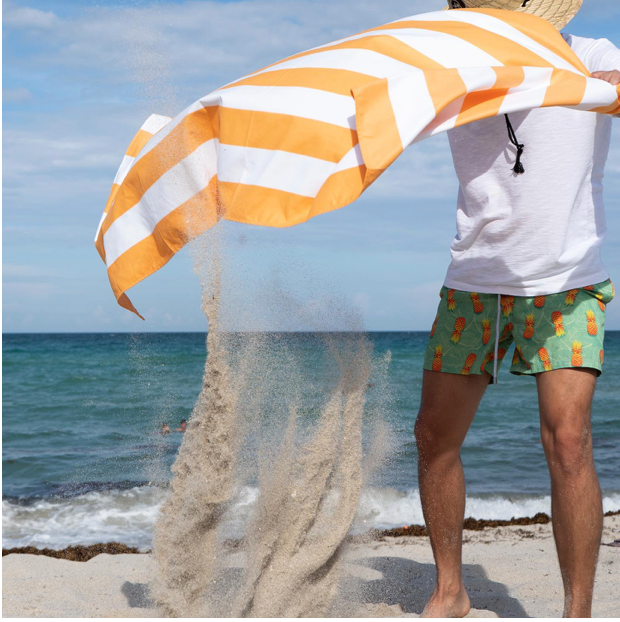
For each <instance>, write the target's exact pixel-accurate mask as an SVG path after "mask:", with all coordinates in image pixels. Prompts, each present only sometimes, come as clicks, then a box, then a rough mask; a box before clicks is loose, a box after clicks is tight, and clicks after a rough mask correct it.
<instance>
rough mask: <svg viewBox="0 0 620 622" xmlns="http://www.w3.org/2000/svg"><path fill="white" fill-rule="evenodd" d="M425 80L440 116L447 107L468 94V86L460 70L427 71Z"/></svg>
mask: <svg viewBox="0 0 620 622" xmlns="http://www.w3.org/2000/svg"><path fill="white" fill-rule="evenodd" d="M424 78H425V79H426V85H427V87H428V92H429V93H430V95H431V98H432V100H433V105H434V106H435V113H436V114H439V113H440V112H441V111H442V110H443V109H444V108H445V107H446V106H448V105H449V104H451V103H452V102H453V101H455V100H456V99H458V98H459V97H461V96H462V95H464V94H465V93H466V92H467V86H466V85H465V82H463V78H461V74H460V73H459V72H458V69H442V70H441V71H425V72H424Z"/></svg>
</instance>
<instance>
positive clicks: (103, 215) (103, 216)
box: [95, 212, 108, 242]
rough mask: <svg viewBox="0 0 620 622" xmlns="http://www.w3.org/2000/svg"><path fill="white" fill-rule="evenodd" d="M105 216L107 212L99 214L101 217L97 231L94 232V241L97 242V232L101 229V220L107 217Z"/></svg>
mask: <svg viewBox="0 0 620 622" xmlns="http://www.w3.org/2000/svg"><path fill="white" fill-rule="evenodd" d="M107 216H108V213H107V212H103V214H101V219H100V220H99V226H98V227H97V233H95V242H97V240H98V239H99V232H100V231H101V227H102V225H103V221H104V220H105V219H106V218H107Z"/></svg>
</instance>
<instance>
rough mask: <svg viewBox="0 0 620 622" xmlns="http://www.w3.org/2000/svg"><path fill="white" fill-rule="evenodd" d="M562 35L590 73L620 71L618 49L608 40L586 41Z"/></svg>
mask: <svg viewBox="0 0 620 622" xmlns="http://www.w3.org/2000/svg"><path fill="white" fill-rule="evenodd" d="M562 35H563V37H564V39H565V40H566V43H568V45H570V46H571V48H572V49H573V52H575V54H577V56H579V58H580V59H581V62H582V63H583V64H584V65H585V66H586V68H587V70H588V71H589V72H590V73H593V72H595V71H613V70H614V69H617V70H618V71H620V49H618V48H617V47H616V46H615V45H614V44H613V43H612V42H611V41H610V40H609V39H587V38H586V37H577V36H575V35H569V34H564V33H562Z"/></svg>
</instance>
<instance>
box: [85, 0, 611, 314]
mask: <svg viewBox="0 0 620 622" xmlns="http://www.w3.org/2000/svg"><path fill="white" fill-rule="evenodd" d="M545 106H566V107H570V108H576V109H580V110H590V111H595V112H599V113H603V114H619V113H620V87H615V86H612V85H611V84H609V83H607V82H605V81H602V80H596V79H593V78H591V77H590V76H589V73H588V71H587V69H586V68H585V67H584V65H583V63H582V62H581V61H580V60H579V58H578V57H577V56H576V55H575V53H574V52H573V51H572V50H571V48H570V47H569V46H568V44H567V43H566V42H565V41H564V39H563V38H562V36H561V35H560V33H559V32H558V31H557V30H556V29H555V28H554V27H553V26H552V25H551V24H550V23H549V22H547V21H545V20H543V19H541V18H539V17H535V16H532V15H528V14H524V13H519V12H512V11H502V10H493V9H467V10H465V9H463V10H459V11H437V12H432V13H425V14H422V15H414V16H411V17H406V18H404V19H400V20H397V21H395V22H391V23H388V24H385V25H383V26H378V27H376V28H372V29H370V30H366V31H364V32H361V33H359V34H356V35H353V36H351V37H347V38H344V39H340V40H338V41H335V42H333V43H329V44H326V45H322V46H319V47H316V48H313V49H311V50H308V51H305V52H301V53H299V54H295V55H293V56H290V57H289V58H286V59H284V60H281V61H279V62H277V63H274V64H272V65H269V66H268V67H265V68H263V69H260V70H258V71H255V72H254V73H251V74H249V75H247V76H244V77H243V78H240V79H239V80H236V81H235V82H232V83H230V84H227V85H226V86H223V87H221V88H219V89H217V90H215V91H213V92H212V93H210V94H208V95H206V96H205V97H202V98H201V99H199V100H198V101H196V102H194V103H193V104H191V105H190V106H189V107H187V108H186V109H185V110H184V111H183V112H181V113H180V114H178V115H177V116H176V117H174V118H173V119H171V118H169V117H162V116H159V115H153V116H151V117H150V118H149V119H148V120H147V121H146V123H145V124H144V125H143V126H142V128H141V129H140V130H139V132H138V133H137V135H136V136H135V137H134V139H133V140H132V142H131V144H130V146H129V149H128V150H127V153H126V155H125V157H124V159H123V162H122V164H121V167H120V169H119V171H118V174H117V175H116V178H115V180H114V184H113V186H112V191H111V193H110V197H109V199H108V202H107V204H106V206H105V211H104V214H103V217H102V219H101V222H100V225H99V228H98V231H97V235H96V239H95V246H96V248H97V250H98V252H99V254H100V255H101V258H102V259H103V261H104V262H105V264H106V267H107V271H108V277H109V280H110V284H111V286H112V290H113V292H114V295H115V297H116V299H117V301H118V303H119V304H120V305H121V306H123V307H125V308H126V309H129V310H131V311H133V312H135V313H137V311H136V309H135V308H134V306H133V305H132V303H131V302H130V300H129V298H128V297H127V295H126V293H125V292H126V291H127V290H128V289H129V288H131V287H132V286H134V285H135V284H136V283H138V282H140V281H141V280H142V279H144V278H146V277H147V276H149V275H150V274H152V273H153V272H155V271H156V270H158V269H159V268H161V267H162V266H164V265H165V264H166V262H168V261H169V260H170V259H171V257H172V256H173V255H174V254H175V253H176V252H177V251H178V250H180V249H181V248H182V247H183V246H184V245H185V244H186V243H187V242H189V241H190V240H191V239H193V238H195V237H196V236H198V235H200V234H201V233H203V232H204V231H206V230H207V229H208V228H209V227H211V226H213V225H214V224H215V223H216V222H217V221H218V220H219V219H221V218H223V219H227V220H231V221H236V222H240V223H247V224H253V225H262V226H269V227H289V226H292V225H297V224H299V223H303V222H305V221H307V220H308V219H310V218H312V217H314V216H317V215H319V214H323V213H325V212H329V211H331V210H335V209H338V208H340V207H344V206H345V205H348V204H350V203H352V202H353V201H355V199H357V198H358V197H359V196H360V195H361V194H362V192H364V190H365V189H366V188H368V186H370V185H371V184H372V183H373V182H374V181H375V180H376V179H377V178H378V177H379V176H380V175H381V173H383V171H385V170H386V169H387V168H388V167H389V166H390V165H391V164H392V163H393V162H394V161H395V160H396V158H398V156H399V155H400V154H401V153H402V152H403V150H404V149H406V148H407V147H408V146H410V145H412V144H413V143H415V142H418V141H420V140H424V139H426V138H429V137H431V136H434V135H435V134H438V133H440V132H443V131H446V130H449V129H451V128H454V127H457V126H460V125H463V124H465V123H470V122H472V121H476V120H480V119H484V118H487V117H492V116H496V115H501V114H507V113H510V112H514V111H520V110H531V109H535V108H539V107H545ZM414 148H415V147H414ZM412 194H415V189H414V188H412Z"/></svg>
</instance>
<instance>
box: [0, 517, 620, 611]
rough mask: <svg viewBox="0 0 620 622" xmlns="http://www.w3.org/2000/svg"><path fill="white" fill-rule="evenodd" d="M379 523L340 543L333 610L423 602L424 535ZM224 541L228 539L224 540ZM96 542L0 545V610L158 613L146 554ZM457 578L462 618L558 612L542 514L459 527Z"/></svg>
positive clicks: (224, 582) (415, 607)
mask: <svg viewBox="0 0 620 622" xmlns="http://www.w3.org/2000/svg"><path fill="white" fill-rule="evenodd" d="M615 514H616V515H615V516H610V517H607V518H605V524H604V530H603V541H602V544H605V545H607V544H610V543H611V544H614V541H615V540H617V539H618V534H620V516H619V515H617V514H618V513H615ZM517 520H521V521H522V520H523V519H517ZM382 533H383V534H385V532H380V531H377V532H376V533H375V534H374V535H373V534H367V536H366V537H367V539H366V541H361V540H357V541H352V542H350V543H349V545H348V546H347V547H346V551H345V554H344V556H343V560H342V562H343V565H342V575H341V578H342V581H343V583H342V591H341V593H340V596H339V599H338V601H337V602H336V603H335V605H337V606H338V612H340V613H341V615H340V616H338V617H343V616H344V617H357V618H377V617H403V618H404V617H407V618H412V617H413V618H415V617H419V615H420V614H421V613H422V611H423V609H424V605H425V604H426V602H428V599H429V597H430V595H431V593H432V591H433V589H434V584H435V578H436V568H435V563H434V559H433V553H432V549H431V546H430V543H429V541H428V538H425V537H402V536H401V537H386V536H383V535H382ZM237 543H238V541H237ZM233 544H234V543H233V542H231V541H229V545H230V546H231V547H232V546H233ZM618 544H620V543H618ZM618 544H615V545H614V546H601V547H600V553H599V562H598V572H597V575H596V582H595V585H594V608H593V612H592V613H593V617H600V618H605V619H615V618H616V617H617V615H618V599H617V586H618V582H619V581H620V547H618ZM95 546H99V553H101V554H98V555H96V556H94V557H93V558H91V559H90V560H89V561H87V562H86V563H72V562H71V561H68V560H66V559H53V558H51V557H47V556H45V555H33V554H24V555H15V554H9V555H6V556H5V557H4V558H3V563H2V573H3V594H2V598H3V603H2V605H3V608H2V613H3V616H4V617H7V618H11V617H13V618H21V617H26V618H45V619H49V618H65V619H67V618H150V619H153V618H159V617H162V615H163V613H162V611H161V610H160V609H158V607H157V604H156V602H155V601H154V600H153V596H152V592H151V587H150V586H151V585H152V584H153V581H154V579H155V577H156V574H157V566H156V563H155V560H154V559H153V556H152V555H149V554H126V553H127V552H128V550H127V549H129V550H131V547H124V545H119V544H107V545H95ZM73 548H74V549H80V550H82V551H84V550H88V549H92V547H73ZM35 550H36V549H35ZM222 552H223V553H224V555H222V560H221V561H222V570H223V572H224V573H225V574H224V575H221V576H220V577H219V580H220V582H221V586H222V587H225V589H226V591H227V592H226V593H232V592H231V590H233V591H234V590H236V589H241V587H242V585H243V583H242V581H243V570H244V568H246V563H247V557H246V554H245V552H244V551H242V550H239V549H237V550H235V548H229V549H228V550H226V551H222ZM116 553H119V554H116ZM54 554H55V555H58V554H59V553H58V552H55V553H54ZM517 569H518V570H517ZM463 578H464V582H465V587H466V589H467V593H468V594H469V596H470V599H471V603H472V610H471V612H470V613H469V615H468V616H467V617H469V618H525V617H534V618H538V619H540V618H557V617H559V616H560V615H561V612H562V604H563V600H564V592H563V587H562V578H561V573H560V571H559V568H558V560H557V552H556V547H555V542H554V539H553V533H552V529H551V524H541V523H534V524H531V525H529V526H528V525H526V526H522V525H520V524H518V525H514V526H498V527H485V528H483V529H480V530H470V531H467V532H465V534H464V537H463ZM237 581H238V583H236V582H237ZM229 582H232V583H229ZM218 593H219V592H218Z"/></svg>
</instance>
